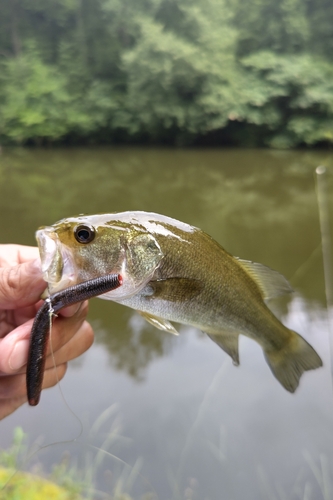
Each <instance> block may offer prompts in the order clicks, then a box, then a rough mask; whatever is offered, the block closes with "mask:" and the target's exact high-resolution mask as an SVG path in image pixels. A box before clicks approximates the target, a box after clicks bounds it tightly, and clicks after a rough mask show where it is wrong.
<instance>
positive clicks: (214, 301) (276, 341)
mask: <svg viewBox="0 0 333 500" xmlns="http://www.w3.org/2000/svg"><path fill="white" fill-rule="evenodd" d="M36 239H37V243H38V247H39V251H40V256H41V262H42V271H43V276H44V279H45V281H46V282H47V284H48V293H50V294H54V293H56V292H58V291H60V290H63V289H65V288H66V287H69V286H73V285H76V284H79V283H83V282H85V281H87V280H91V279H95V278H98V277H100V276H103V275H106V274H119V275H120V276H121V277H122V286H121V287H118V288H116V289H115V290H111V291H109V292H107V293H103V294H102V295H100V296H99V297H100V298H102V299H107V300H112V301H115V302H118V303H120V304H123V305H125V306H128V307H130V308H132V309H134V310H136V311H137V312H138V313H139V314H141V315H142V316H143V317H144V318H145V319H146V320H147V321H148V322H149V323H151V324H152V325H154V326H155V327H156V328H158V329H160V330H164V331H167V332H169V333H172V334H175V335H177V334H178V331H177V330H176V328H175V325H174V324H173V323H179V324H184V325H191V326H193V327H195V328H198V329H200V330H201V331H202V332H204V333H205V334H207V335H208V336H209V337H210V338H211V339H212V340H213V341H214V342H215V343H216V344H217V345H218V346H219V347H220V348H222V349H223V351H225V352H226V353H227V354H228V355H229V356H230V357H231V359H232V361H233V363H234V364H235V365H239V362H240V361H239V335H245V336H247V337H249V338H250V339H252V340H254V341H256V342H257V343H258V344H259V345H260V346H261V348H262V350H263V353H264V357H265V359H266V361H267V363H268V366H269V367H270V369H271V371H272V373H273V375H274V376H275V378H276V379H277V380H278V381H279V382H280V384H281V385H282V386H283V387H284V388H285V389H286V390H287V391H289V392H292V393H293V392H294V391H295V390H296V389H297V387H298V385H299V381H300V378H301V376H302V374H303V373H304V372H305V371H308V370H314V369H316V368H319V367H321V366H322V360H321V358H320V357H319V355H318V354H317V352H316V351H315V350H314V349H313V347H312V346H311V345H310V344H309V343H308V342H307V341H306V340H305V339H304V338H303V337H302V336H301V335H299V334H298V333H296V332H294V331H293V330H291V329H289V328H287V327H286V326H284V325H283V324H282V323H281V322H280V320H279V319H278V318H277V317H276V316H275V315H274V314H273V312H272V311H271V310H270V308H269V307H268V306H267V301H268V300H269V299H272V298H275V297H278V296H280V295H283V294H285V293H290V292H292V288H291V286H290V284H289V283H288V281H287V280H286V278H285V277H284V276H282V275H281V274H280V273H279V272H277V271H274V270H272V269H270V268H269V267H267V266H265V265H263V264H259V263H256V262H251V261H248V260H243V259H241V258H239V257H235V256H233V255H231V254H230V253H228V252H227V251H226V250H225V249H224V248H223V247H222V246H221V245H220V244H219V243H218V242H217V241H215V240H214V239H213V238H212V237H211V236H209V235H208V234H207V233H205V232H204V231H202V230H201V229H199V228H197V227H194V226H191V225H190V224H187V223H185V222H181V221H178V220H176V219H173V218H170V217H168V216H165V215H160V214H156V213H150V212H143V211H127V212H119V213H109V214H97V215H79V216H77V217H69V218H65V219H62V220H60V221H58V222H56V223H55V224H53V225H52V226H45V227H42V228H40V229H39V230H38V231H37V232H36Z"/></svg>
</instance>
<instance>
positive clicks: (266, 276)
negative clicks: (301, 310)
mask: <svg viewBox="0 0 333 500" xmlns="http://www.w3.org/2000/svg"><path fill="white" fill-rule="evenodd" d="M236 259H237V261H238V262H239V264H240V265H241V266H242V267H243V269H244V270H245V271H246V272H247V274H249V275H250V276H251V278H252V279H253V280H254V281H255V282H256V283H257V285H258V286H259V288H260V290H261V293H262V295H263V298H264V299H265V300H268V299H273V298H275V297H279V296H280V295H284V294H285V293H291V292H293V289H292V288H291V286H290V283H289V282H288V281H287V279H286V278H285V277H284V276H283V275H282V274H280V273H279V272H277V271H274V270H273V269H271V268H270V267H267V266H264V265H263V264H258V263H257V262H251V261H250V260H243V259H240V258H239V257H236Z"/></svg>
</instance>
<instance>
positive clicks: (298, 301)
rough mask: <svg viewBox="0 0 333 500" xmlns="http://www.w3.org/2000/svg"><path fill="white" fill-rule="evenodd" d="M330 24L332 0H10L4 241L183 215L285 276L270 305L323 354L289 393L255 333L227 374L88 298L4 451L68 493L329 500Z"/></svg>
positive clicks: (171, 499) (2, 140) (0, 89)
mask: <svg viewBox="0 0 333 500" xmlns="http://www.w3.org/2000/svg"><path fill="white" fill-rule="evenodd" d="M332 26H333V3H332V2H331V1H330V0H251V1H248V0H233V1H231V0H230V1H228V0H205V1H203V0H150V1H149V0H136V1H134V0H122V1H118V0H0V144H1V147H0V152H1V154H0V213H1V231H0V243H19V244H27V245H35V244H36V242H35V236H34V234H35V231H36V229H37V228H38V227H39V226H41V225H50V224H53V223H54V222H55V221H57V220H59V219H61V218H64V217H69V216H72V215H76V214H79V213H101V212H117V211H125V210H145V211H151V212H157V213H162V214H165V215H168V216H171V217H174V218H176V219H178V220H182V221H185V222H187V223H189V224H192V225H194V226H197V227H200V228H201V229H203V230H204V231H206V232H208V233H209V234H211V235H212V236H213V237H214V238H215V239H216V240H217V241H218V242H219V243H220V244H221V245H222V246H223V247H225V249H226V250H227V251H229V252H230V253H232V254H234V255H237V256H240V257H241V258H244V259H248V260H253V261H257V262H261V263H263V264H265V265H268V266H270V267H272V268H274V269H276V270H278V271H280V272H281V273H282V274H284V275H285V276H286V277H287V278H288V279H289V280H290V282H291V285H292V287H293V289H294V290H295V293H294V294H291V295H290V296H287V297H282V298H280V299H276V300H274V301H273V300H272V301H270V303H269V307H271V308H272V310H273V311H274V313H275V314H276V315H277V316H278V317H279V319H280V320H281V321H282V322H283V323H284V324H286V325H287V326H288V327H290V328H292V329H294V330H296V331H297V332H299V333H300V334H301V335H302V336H303V337H304V338H305V339H307V340H308V341H309V342H310V343H311V345H313V346H314V348H315V349H316V350H317V351H318V353H319V355H320V356H321V357H322V359H323V362H324V367H323V368H321V369H319V370H316V371H313V372H310V373H306V374H305V375H304V376H303V377H302V380H301V384H300V387H299V388H298V390H297V391H296V393H295V394H290V393H288V392H286V391H285V390H284V389H283V388H282V387H281V386H280V385H279V384H278V382H277V381H276V380H275V379H274V377H273V375H272V374H271V372H270V370H269V368H268V366H267V363H266V362H265V360H264V357H263V354H262V350H261V348H260V347H259V346H258V345H257V344H256V343H255V342H253V341H251V340H249V339H247V338H245V337H242V336H241V339H240V359H241V365H240V367H238V368H236V367H234V366H233V365H232V362H231V360H230V358H229V357H228V355H227V354H226V353H224V352H223V351H222V350H221V349H220V348H219V347H218V346H217V345H216V344H214V343H213V342H212V341H211V340H210V339H209V338H208V337H206V336H205V335H204V334H202V333H201V332H200V331H198V330H196V329H194V328H190V327H185V326H180V327H179V331H180V335H179V337H175V336H171V335H168V334H167V333H166V332H161V331H158V330H156V329H155V328H154V327H153V326H151V325H149V324H148V323H146V322H145V321H144V320H143V319H142V318H141V317H140V316H139V315H137V314H136V313H135V312H134V311H132V310H130V309H128V308H125V307H123V306H120V305H119V304H115V303H112V302H107V301H102V300H99V299H93V300H92V301H91V305H90V312H89V320H90V321H91V323H92V324H93V327H94V330H95V334H96V339H95V343H94V345H93V346H92V348H91V349H90V350H89V351H88V352H87V353H85V354H84V355H83V356H82V357H80V358H79V359H77V360H75V361H74V362H71V363H70V364H69V368H68V372H67V374H66V377H65V378H64V380H63V381H62V382H61V389H62V392H61V391H60V388H59V386H56V387H54V388H52V389H50V390H47V391H44V392H43V394H42V397H41V402H40V404H39V405H38V406H37V407H34V408H31V407H28V406H27V405H24V406H23V407H21V408H20V409H19V410H17V411H16V412H15V413H14V414H12V415H11V416H9V417H7V418H6V419H4V420H3V421H1V422H0V464H5V465H6V464H7V465H8V464H11V465H13V464H14V466H15V467H16V468H18V469H20V470H27V471H30V472H34V473H38V475H46V476H50V475H51V478H52V479H53V480H55V481H56V482H58V483H60V484H62V485H65V486H66V488H67V492H69V494H71V495H72V496H70V497H68V498H70V499H71V500H73V499H77V498H78V496H75V495H81V496H80V498H81V497H84V498H88V499H91V500H98V499H107V500H332V498H333V405H332V373H331V355H330V347H329V346H330V328H331V334H332V324H331V327H330V324H329V317H330V316H329V314H331V317H332V312H333V311H332V309H331V310H330V308H329V306H330V304H328V305H327V301H326V296H325V281H324V270H323V262H322V248H321V232H320V224H319V214H318V199H317V197H316V182H315V169H316V167H318V166H319V165H323V166H325V167H326V174H325V175H324V180H323V186H324V191H325V192H326V194H327V204H326V209H325V210H326V212H327V213H326V215H328V217H329V218H330V231H331V234H333V232H332V231H333V227H332V221H333V218H332V217H333V203H332V202H333V196H332V195H333V177H332V172H333V157H332V149H331V147H332V143H333V29H332ZM330 279H331V282H332V277H330ZM15 429H16V430H15ZM13 436H14V437H13ZM13 439H14V441H13ZM8 450H9V451H8ZM0 479H1V478H0ZM12 486H13V482H11V483H9V485H7V486H6V488H5V489H3V490H0V499H1V500H2V498H4V499H5V500H9V499H10V500H11V497H10V496H9V494H10V493H11V492H12V491H13V490H12V489H11V488H12ZM1 495H2V496H1ZM13 498H14V497H13ZM17 498H19V499H21V498H22V499H23V498H24V500H27V499H28V498H29V497H28V496H27V494H25V495H24V494H23V496H21V497H17V496H16V497H15V500H16V499H17ZM32 498H33V500H37V497H36V496H33V497H32ZM43 498H46V496H44V497H43ZM61 498H63V497H61ZM64 498H65V497H64ZM66 500H67V497H66Z"/></svg>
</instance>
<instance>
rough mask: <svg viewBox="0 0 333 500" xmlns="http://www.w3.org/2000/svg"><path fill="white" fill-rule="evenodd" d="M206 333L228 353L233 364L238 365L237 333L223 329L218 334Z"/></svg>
mask: <svg viewBox="0 0 333 500" xmlns="http://www.w3.org/2000/svg"><path fill="white" fill-rule="evenodd" d="M207 335H208V337H210V338H211V339H212V340H213V341H214V342H215V344H217V345H218V346H219V347H221V349H223V350H224V351H225V352H226V353H227V354H229V356H230V357H231V359H232V361H233V363H234V364H235V365H237V366H238V365H239V353H238V337H239V334H238V333H235V332H227V331H224V332H221V333H218V334H212V333H207Z"/></svg>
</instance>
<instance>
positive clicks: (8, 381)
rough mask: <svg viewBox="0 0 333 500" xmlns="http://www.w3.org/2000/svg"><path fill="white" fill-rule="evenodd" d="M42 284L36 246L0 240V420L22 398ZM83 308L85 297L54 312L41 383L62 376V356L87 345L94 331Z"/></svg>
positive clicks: (64, 358)
mask: <svg viewBox="0 0 333 500" xmlns="http://www.w3.org/2000/svg"><path fill="white" fill-rule="evenodd" d="M45 288H46V284H45V281H44V280H43V277H42V272H41V269H40V260H39V253H38V248H35V247H28V246H22V245H0V419H2V418H4V417H5V416H7V415H9V414H10V413H12V412H13V411H15V410H16V409H17V408H18V407H19V406H21V405H22V404H23V403H24V402H25V401H27V395H26V363H27V358H28V349H29V337H30V332H31V327H32V324H33V320H34V317H35V315H36V312H37V311H38V309H39V307H40V306H41V304H42V301H41V300H40V296H41V294H42V292H43V291H44V290H45ZM87 312H88V302H87V301H86V302H83V303H82V304H75V305H73V306H69V307H67V308H65V309H63V310H61V311H60V312H59V316H58V317H57V318H56V319H55V321H54V323H53V327H52V336H51V339H52V352H53V354H54V358H53V357H52V355H51V350H50V346H48V350H47V358H46V363H45V374H44V380H43V388H46V387H52V386H53V385H55V384H56V383H57V382H58V380H61V379H62V378H63V376H64V375H65V372H66V366H67V361H69V360H71V359H73V358H76V357H77V356H80V355H81V354H82V353H83V352H85V351H86V350H87V349H88V348H89V347H90V346H91V344H92V342H93V336H94V335H93V330H92V328H91V326H90V325H89V323H87V321H85V317H86V315H87ZM54 363H55V364H56V368H55V366H54Z"/></svg>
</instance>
